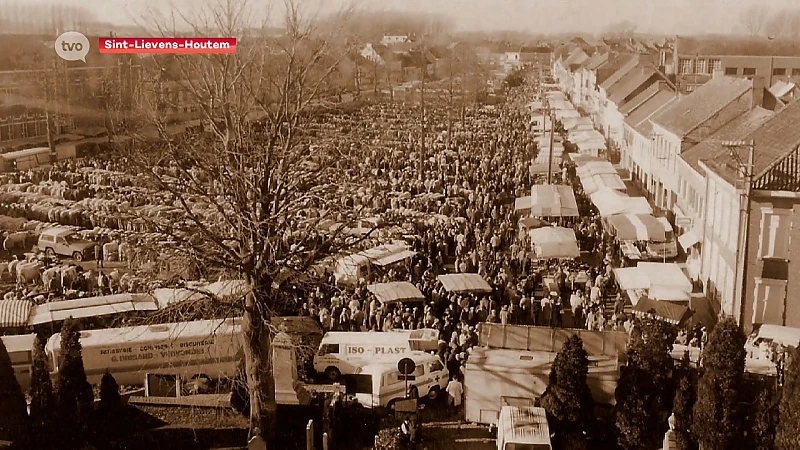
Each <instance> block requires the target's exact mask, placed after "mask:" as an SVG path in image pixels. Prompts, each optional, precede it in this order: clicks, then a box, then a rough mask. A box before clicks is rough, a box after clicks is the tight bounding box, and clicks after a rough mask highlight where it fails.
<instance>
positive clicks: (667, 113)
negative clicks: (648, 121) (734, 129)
mask: <svg viewBox="0 0 800 450" xmlns="http://www.w3.org/2000/svg"><path fill="white" fill-rule="evenodd" d="M752 87H753V82H752V81H750V80H747V79H744V78H734V77H714V78H712V79H711V80H709V81H708V82H707V83H705V84H703V85H702V86H700V87H698V88H697V90H695V91H694V92H692V93H691V94H689V95H687V96H685V97H682V98H681V99H679V100H678V101H677V102H675V103H673V104H672V105H670V107H669V108H667V109H665V110H664V111H662V112H660V113H659V114H658V115H656V116H655V117H654V118H653V123H655V124H658V125H660V126H661V127H663V128H665V129H667V130H669V131H670V132H672V133H674V134H676V135H677V136H679V137H681V138H683V137H684V136H686V135H687V134H689V133H690V132H692V130H694V129H695V128H697V127H698V126H700V125H702V124H703V123H704V122H706V121H707V120H708V119H710V118H711V117H712V116H713V115H714V114H717V113H718V112H719V111H721V110H722V109H723V108H725V107H726V106H728V105H729V104H730V103H731V102H733V101H734V100H736V99H737V98H739V97H741V96H742V95H744V94H745V93H746V92H748V91H750V90H751V89H752Z"/></svg>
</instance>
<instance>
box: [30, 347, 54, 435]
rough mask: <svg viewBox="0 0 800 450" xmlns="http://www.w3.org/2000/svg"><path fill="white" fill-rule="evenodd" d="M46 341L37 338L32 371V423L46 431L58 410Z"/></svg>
mask: <svg viewBox="0 0 800 450" xmlns="http://www.w3.org/2000/svg"><path fill="white" fill-rule="evenodd" d="M45 343H46V340H45V339H44V338H43V337H42V336H41V335H37V336H36V341H35V343H34V346H33V367H32V369H31V389H30V397H31V422H32V424H33V425H34V426H36V427H37V428H40V429H46V428H47V426H48V425H49V424H50V421H51V420H52V419H53V413H54V412H55V410H56V399H55V394H54V391H53V381H52V380H51V379H50V365H51V364H50V363H49V362H48V361H47V353H46V352H45V349H44V347H45Z"/></svg>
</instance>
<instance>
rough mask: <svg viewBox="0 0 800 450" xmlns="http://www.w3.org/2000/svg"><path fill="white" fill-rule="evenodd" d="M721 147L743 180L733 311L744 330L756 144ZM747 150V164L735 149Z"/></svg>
mask: <svg viewBox="0 0 800 450" xmlns="http://www.w3.org/2000/svg"><path fill="white" fill-rule="evenodd" d="M722 146H723V147H727V148H728V149H729V150H730V152H731V156H732V157H733V159H734V160H735V161H736V164H737V165H738V171H739V174H740V176H741V177H742V178H743V179H744V182H745V186H744V198H743V199H740V201H739V236H738V249H737V251H736V280H738V286H735V290H734V292H735V296H734V299H735V301H738V302H739V304H738V305H736V306H738V308H736V307H735V308H734V311H737V312H738V315H739V317H737V320H736V321H737V322H738V323H739V327H740V328H741V329H742V330H744V329H745V323H744V315H745V308H746V302H745V300H746V297H747V294H746V292H747V278H746V276H747V260H748V253H749V252H748V247H749V246H750V211H751V209H752V203H753V162H754V160H755V153H756V144H755V142H754V141H747V142H746V141H723V142H722ZM742 147H745V148H747V150H748V152H747V162H746V163H744V162H743V161H742V160H741V157H740V156H739V153H738V151H737V149H739V148H742Z"/></svg>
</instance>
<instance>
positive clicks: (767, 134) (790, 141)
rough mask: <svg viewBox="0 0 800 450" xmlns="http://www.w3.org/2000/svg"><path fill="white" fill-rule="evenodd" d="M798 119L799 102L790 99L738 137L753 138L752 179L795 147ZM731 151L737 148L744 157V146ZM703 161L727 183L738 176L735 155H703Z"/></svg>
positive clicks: (799, 134)
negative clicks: (758, 125) (761, 122)
mask: <svg viewBox="0 0 800 450" xmlns="http://www.w3.org/2000/svg"><path fill="white" fill-rule="evenodd" d="M798 123H800V102H792V103H790V104H789V105H787V106H786V108H784V109H782V110H781V111H780V112H778V113H777V114H775V115H774V116H772V118H770V119H769V120H767V121H766V122H765V123H764V124H763V125H761V126H760V127H759V128H758V129H756V130H755V131H753V132H751V133H750V134H748V135H747V136H744V137H743V138H742V140H744V141H750V140H752V141H754V142H755V146H756V148H755V159H754V161H753V174H754V179H756V180H757V179H759V178H761V176H763V175H764V173H765V172H766V171H768V170H769V168H770V167H771V165H772V164H773V163H775V162H776V161H778V160H781V159H783V158H784V157H785V156H786V155H788V154H789V153H791V152H793V151H794V150H795V149H797V146H798V145H800V127H798V126H797V124H798ZM735 151H737V152H738V156H739V160H740V161H747V157H748V155H747V153H748V149H747V148H744V147H738V148H736V149H735ZM703 162H704V163H705V164H706V165H707V166H708V167H709V168H710V169H711V170H713V171H714V172H716V173H717V174H719V175H720V176H721V177H722V178H724V179H725V180H727V181H728V182H729V183H731V184H733V183H735V182H736V180H737V179H738V177H739V175H738V173H737V167H738V164H737V162H736V159H735V158H733V157H732V156H731V155H730V154H729V153H728V152H725V153H724V154H723V155H721V156H719V157H717V158H715V159H714V160H705V159H704V160H703Z"/></svg>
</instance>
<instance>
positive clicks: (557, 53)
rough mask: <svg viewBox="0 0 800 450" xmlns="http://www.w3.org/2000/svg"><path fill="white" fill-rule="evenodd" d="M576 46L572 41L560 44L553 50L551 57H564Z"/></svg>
mask: <svg viewBox="0 0 800 450" xmlns="http://www.w3.org/2000/svg"><path fill="white" fill-rule="evenodd" d="M575 47H576V45H575V44H573V43H567V44H564V45H561V46H558V47H556V48H555V49H554V50H553V57H554V58H555V59H560V58H566V57H567V56H569V54H570V53H571V52H572V50H573V49H574V48H575Z"/></svg>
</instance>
